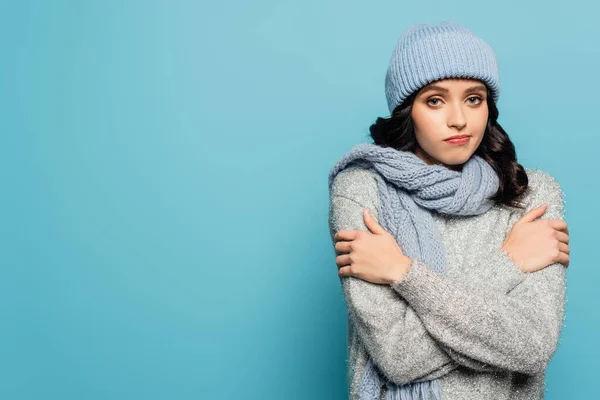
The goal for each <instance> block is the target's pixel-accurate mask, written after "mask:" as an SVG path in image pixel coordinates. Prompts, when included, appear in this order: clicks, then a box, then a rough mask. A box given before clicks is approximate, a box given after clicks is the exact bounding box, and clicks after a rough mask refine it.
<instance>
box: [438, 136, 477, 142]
mask: <svg viewBox="0 0 600 400" xmlns="http://www.w3.org/2000/svg"><path fill="white" fill-rule="evenodd" d="M469 136H471V135H455V136H450V137H449V138H447V139H444V141H446V140H451V139H463V138H468V137H469Z"/></svg>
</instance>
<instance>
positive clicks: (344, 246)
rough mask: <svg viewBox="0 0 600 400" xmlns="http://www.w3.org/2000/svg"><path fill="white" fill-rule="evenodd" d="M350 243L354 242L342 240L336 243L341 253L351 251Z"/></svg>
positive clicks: (337, 249)
mask: <svg viewBox="0 0 600 400" xmlns="http://www.w3.org/2000/svg"><path fill="white" fill-rule="evenodd" d="M350 243H352V242H346V241H343V240H340V241H338V242H336V243H335V246H334V247H335V250H336V251H338V252H340V253H350V250H351V249H350V247H351V246H350Z"/></svg>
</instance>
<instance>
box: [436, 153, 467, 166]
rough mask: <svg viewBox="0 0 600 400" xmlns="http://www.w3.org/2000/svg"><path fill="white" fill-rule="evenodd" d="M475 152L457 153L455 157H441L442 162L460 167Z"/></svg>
mask: <svg viewBox="0 0 600 400" xmlns="http://www.w3.org/2000/svg"><path fill="white" fill-rule="evenodd" d="M472 154H473V153H469V154H465V155H458V154H457V155H456V156H454V157H445V158H441V162H442V163H443V164H444V165H446V166H448V167H455V168H456V167H460V166H462V165H463V164H464V163H466V162H467V161H469V159H470V158H471V155H472Z"/></svg>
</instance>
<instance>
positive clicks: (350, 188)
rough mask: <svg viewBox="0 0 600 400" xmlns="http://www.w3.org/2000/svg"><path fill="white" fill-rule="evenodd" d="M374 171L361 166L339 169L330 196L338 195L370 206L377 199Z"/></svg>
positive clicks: (377, 192)
mask: <svg viewBox="0 0 600 400" xmlns="http://www.w3.org/2000/svg"><path fill="white" fill-rule="evenodd" d="M375 174H376V172H375V171H373V170H371V169H369V168H365V167H362V166H352V167H348V168H346V169H344V170H343V171H340V172H339V173H338V174H337V175H336V176H335V178H334V179H333V183H332V186H331V193H330V196H331V197H335V196H339V197H345V198H347V199H349V200H353V201H355V202H357V203H359V204H361V205H364V206H370V205H372V204H375V203H376V202H377V201H378V199H379V197H378V196H379V191H378V187H377V178H376V175H375Z"/></svg>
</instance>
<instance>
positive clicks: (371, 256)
mask: <svg viewBox="0 0 600 400" xmlns="http://www.w3.org/2000/svg"><path fill="white" fill-rule="evenodd" d="M363 218H364V220H365V225H366V226H367V228H369V230H370V231H371V232H367V231H364V230H347V229H344V230H340V231H338V232H337V233H336V234H335V235H334V237H333V238H334V241H335V242H336V243H335V250H336V251H338V252H341V253H345V254H342V255H339V256H337V257H336V259H335V263H336V264H337V265H338V275H339V276H354V277H356V278H360V279H362V280H365V281H368V282H372V283H378V284H391V283H393V282H396V281H399V280H400V279H402V278H403V277H404V275H406V273H407V272H408V270H409V268H410V263H411V261H412V260H411V259H410V258H409V257H406V256H405V255H404V253H402V250H401V249H400V246H398V243H397V242H396V239H394V237H393V236H392V235H391V234H390V233H389V232H387V231H386V230H385V229H383V228H382V227H381V225H379V223H378V222H377V220H376V219H375V218H374V217H373V216H372V215H371V214H370V213H369V211H368V209H366V208H365V209H364V210H363Z"/></svg>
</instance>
